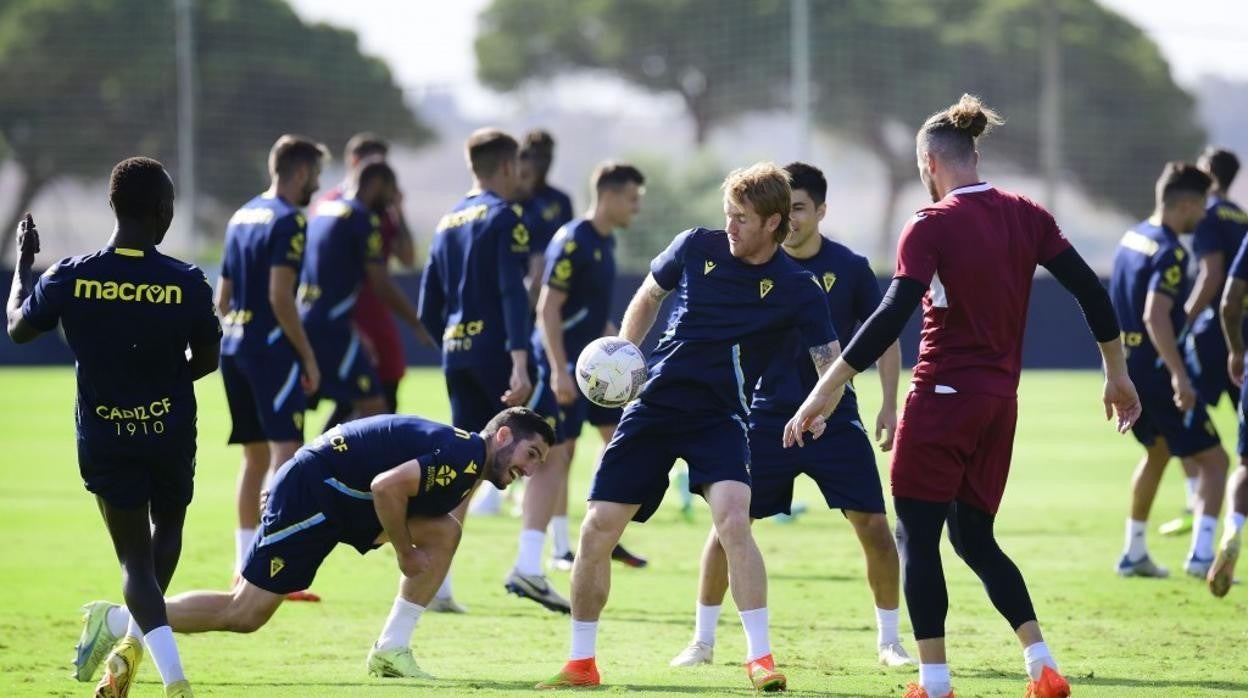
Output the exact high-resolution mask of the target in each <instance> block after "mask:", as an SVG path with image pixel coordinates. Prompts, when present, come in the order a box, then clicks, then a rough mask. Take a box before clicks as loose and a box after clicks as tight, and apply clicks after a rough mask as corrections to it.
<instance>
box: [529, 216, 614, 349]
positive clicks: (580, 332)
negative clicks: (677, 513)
mask: <svg viewBox="0 0 1248 698" xmlns="http://www.w3.org/2000/svg"><path fill="white" fill-rule="evenodd" d="M542 283H544V284H545V285H547V286H549V287H551V288H553V289H555V290H558V291H563V292H564V293H566V294H568V297H567V300H566V301H564V304H563V308H562V313H561V315H562V318H563V350H564V352H565V353H566V354H567V357H568V363H569V364H571V365H572V366H575V365H576V359H577V357H578V356H580V355H581V350H582V349H584V348H585V345H587V344H589V343H590V342H592V341H594V340H595V339H597V338H599V337H601V336H602V331H603V329H604V328H605V327H606V325H607V319H608V317H609V315H610V313H611V297H612V295H613V292H614V290H615V235H613V234H610V233H608V234H607V235H601V234H599V233H598V231H597V229H595V228H594V224H593V223H591V222H590V221H588V220H586V219H584V218H578V219H576V220H574V221H572V222H570V223H568V224H567V225H565V226H563V227H562V228H560V229H559V232H558V233H556V234H555V238H554V239H553V240H552V241H551V243H550V245H548V246H547V247H546V271H545V272H544V273H543V274H542ZM533 350H534V352H535V353H536V354H537V355H538V357H539V360H542V361H545V360H547V357H546V356H545V352H546V350H545V348H544V347H543V346H542V335H541V331H540V330H534V332H533ZM569 370H571V369H570V368H569Z"/></svg>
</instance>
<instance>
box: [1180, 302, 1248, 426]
mask: <svg viewBox="0 0 1248 698" xmlns="http://www.w3.org/2000/svg"><path fill="white" fill-rule="evenodd" d="M1206 312H1209V313H1212V312H1213V311H1212V310H1209V311H1206ZM1197 327H1198V328H1200V329H1201V331H1200V332H1192V333H1191V334H1189V335H1187V341H1186V342H1185V343H1184V345H1183V349H1184V351H1183V358H1184V361H1185V362H1186V363H1187V371H1188V373H1190V374H1191V376H1192V385H1193V386H1195V388H1196V394H1197V395H1199V396H1200V399H1201V400H1203V401H1204V402H1205V404H1206V405H1211V406H1215V407H1216V406H1217V404H1218V402H1220V401H1221V399H1222V394H1223V393H1226V396H1227V397H1229V398H1230V399H1231V404H1232V405H1239V388H1237V387H1235V384H1234V383H1232V382H1231V379H1230V377H1229V376H1227V375H1226V338H1225V337H1223V336H1222V329H1221V327H1219V326H1218V323H1217V320H1212V321H1210V320H1209V319H1207V318H1204V317H1202V322H1201V323H1199V324H1198V325H1197Z"/></svg>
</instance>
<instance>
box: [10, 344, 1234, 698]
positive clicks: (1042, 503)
mask: <svg viewBox="0 0 1248 698" xmlns="http://www.w3.org/2000/svg"><path fill="white" fill-rule="evenodd" d="M877 386H878V383H877V382H876V380H875V377H874V376H873V375H872V376H864V377H863V378H862V379H861V380H860V381H859V383H858V389H859V392H860V394H861V396H862V402H863V414H864V416H865V419H864V420H863V421H864V422H867V423H868V424H871V423H873V421H874V414H875V408H876V405H878V399H879V397H878V395H879V390H878V387H877ZM1099 386H1100V383H1099V379H1098V377H1097V376H1096V375H1095V374H1092V373H1057V372H1029V373H1027V374H1026V375H1025V376H1024V380H1023V386H1022V391H1021V403H1020V404H1021V406H1020V428H1019V430H1018V439H1017V446H1016V448H1015V453H1014V467H1013V476H1012V479H1011V481H1010V485H1009V489H1008V491H1007V494H1006V498H1005V503H1004V505H1003V507H1002V513H1001V516H1000V518H999V521H998V526H997V530H998V533H999V535H1000V538H1001V542H1002V545H1003V547H1004V548H1005V549H1006V551H1007V552H1009V553H1010V554H1011V555H1012V556H1013V557H1014V559H1015V560H1016V561H1017V562H1018V564H1019V566H1020V567H1021V568H1022V570H1023V572H1024V574H1025V576H1026V577H1027V580H1028V582H1029V584H1030V589H1031V593H1032V597H1033V599H1034V601H1035V603H1036V607H1037V611H1038V613H1039V615H1040V620H1041V623H1042V624H1043V627H1044V630H1045V632H1046V634H1047V639H1048V642H1049V644H1050V646H1051V647H1052V648H1053V650H1054V651H1055V653H1056V656H1057V659H1058V661H1059V662H1060V663H1061V666H1062V669H1063V672H1064V673H1065V674H1066V676H1067V677H1068V678H1069V679H1070V680H1071V683H1072V685H1073V686H1074V690H1075V693H1076V695H1080V696H1211V695H1226V696H1231V695H1239V696H1242V695H1248V589H1246V588H1243V587H1237V588H1235V589H1233V590H1232V591H1231V594H1230V595H1229V596H1228V597H1227V598H1226V599H1223V600H1217V599H1214V598H1212V597H1211V596H1210V595H1209V594H1208V592H1207V591H1206V590H1205V587H1204V585H1203V583H1200V582H1197V581H1195V580H1192V579H1189V578H1186V577H1184V576H1183V575H1182V573H1181V569H1180V568H1181V561H1182V556H1183V554H1184V552H1185V551H1186V546H1187V540H1186V539H1183V540H1179V539H1163V538H1160V537H1157V536H1156V535H1150V544H1151V547H1152V551H1153V555H1154V557H1155V558H1156V559H1157V560H1158V561H1159V562H1160V563H1162V564H1164V565H1167V566H1169V567H1170V568H1171V570H1172V571H1173V572H1178V573H1179V574H1178V575H1177V576H1176V577H1172V578H1171V579H1168V580H1161V581H1157V580H1123V579H1119V578H1117V577H1116V576H1115V575H1114V574H1113V566H1114V563H1115V562H1116V560H1117V557H1118V554H1119V550H1120V547H1121V544H1122V536H1123V531H1122V529H1123V519H1124V517H1125V515H1126V507H1127V501H1128V492H1127V482H1128V478H1129V475H1130V472H1131V469H1132V467H1133V466H1134V463H1135V461H1136V459H1137V458H1138V456H1139V455H1140V450H1139V449H1138V447H1137V446H1136V445H1135V443H1134V442H1133V440H1132V439H1131V437H1130V436H1116V435H1115V434H1114V433H1113V431H1112V429H1111V428H1110V427H1109V425H1108V424H1106V423H1105V422H1104V421H1102V420H1101V418H1100V409H1101V406H1100V402H1099V394H1100V392H1099ZM0 394H2V395H3V397H4V399H3V401H0V425H2V426H0V443H2V444H3V447H2V448H0V541H2V543H0V545H2V548H0V549H2V550H3V554H0V695H4V696H13V695H32V696H33V695H40V696H48V695H53V696H75V695H76V696H82V695H87V694H88V693H89V692H90V690H91V686H90V685H89V684H78V683H75V682H74V681H73V680H72V679H70V678H69V676H68V674H69V666H70V658H71V656H72V648H73V645H74V642H75V640H76V638H77V634H78V629H79V613H78V606H79V605H80V604H82V603H84V602H86V601H89V600H92V599H97V598H106V599H112V600H117V599H119V597H120V591H119V588H120V581H119V574H118V570H117V565H116V562H115V560H114V557H113V553H112V549H111V546H110V545H109V542H108V539H107V536H106V533H105V531H104V528H103V526H102V524H101V522H100V518H99V515H98V514H97V512H96V509H95V505H94V503H93V501H92V499H91V498H90V497H89V496H88V495H87V493H86V492H85V491H84V490H83V489H82V486H81V482H80V480H79V478H78V474H77V469H76V465H75V450H74V431H73V412H72V408H73V394H74V379H73V374H72V372H71V371H70V370H69V369H67V368H58V369H47V370H44V369H40V370H16V369H7V370H0ZM198 395H199V400H200V418H199V432H200V445H199V466H198V477H197V483H196V493H195V501H194V503H193V504H192V506H191V509H190V512H189V514H188V518H187V525H186V538H185V546H184V550H183V555H182V561H181V566H180V567H179V569H178V573H177V576H176V577H175V578H174V581H173V588H172V590H171V591H173V592H178V591H183V590H187V589H194V588H221V587H224V586H227V585H228V584H229V581H230V573H231V570H230V567H231V563H232V559H233V545H234V543H233V540H234V537H233V528H234V507H233V487H234V478H235V475H236V473H237V467H238V458H239V453H238V451H237V450H236V449H230V448H227V447H226V446H225V443H224V442H225V435H226V432H227V428H228V415H227V413H226V410H225V401H224V394H223V392H222V389H221V383H220V379H219V378H218V377H217V376H216V375H213V376H210V377H208V378H206V379H205V380H203V381H201V383H200V384H199V390H198ZM401 403H402V406H403V408H404V409H405V410H406V411H411V412H416V413H420V414H423V415H426V416H429V417H432V418H435V419H446V418H447V417H448V407H447V401H446V397H445V393H444V391H443V384H442V381H441V377H440V375H439V374H438V373H437V372H436V371H434V370H428V369H425V370H414V371H413V372H412V373H411V374H410V375H409V378H408V379H407V380H406V381H405V382H404V384H403V392H402V396H401ZM320 419H321V416H320V415H318V416H316V417H315V418H310V419H309V424H319V423H320ZM1216 420H1217V424H1218V427H1219V429H1220V430H1221V432H1222V434H1223V436H1224V441H1225V442H1226V443H1227V444H1228V445H1230V444H1233V442H1234V434H1235V422H1234V414H1233V412H1232V411H1231V410H1230V409H1228V408H1227V407H1226V405H1225V403H1224V404H1223V406H1222V407H1221V409H1219V410H1217V411H1216ZM598 446H599V442H598V439H597V437H596V435H589V436H587V437H586V438H585V439H584V440H583V441H582V446H581V449H580V451H579V454H578V457H577V461H576V464H575V466H574V474H573V482H574V484H573V488H572V491H573V493H574V494H573V504H572V506H573V517H574V523H575V521H576V520H579V515H580V513H581V512H583V510H584V503H583V501H582V500H583V498H584V493H585V491H586V486H587V482H588V480H589V476H590V471H591V468H592V465H593V458H594V456H595V453H596V451H597V448H598ZM879 460H880V463H881V466H882V467H886V464H887V459H886V458H885V457H881V458H880V459H879ZM1180 482H1181V478H1180V475H1179V474H1178V469H1177V467H1172V470H1171V472H1169V473H1167V476H1166V479H1165V482H1164V484H1163V488H1162V491H1161V493H1160V495H1159V501H1158V506H1157V507H1156V510H1155V512H1154V517H1153V518H1154V521H1153V522H1152V523H1153V524H1154V525H1155V524H1156V523H1157V521H1160V520H1162V519H1163V518H1169V517H1170V515H1172V514H1174V513H1175V511H1176V510H1177V509H1178V507H1179V505H1180V503H1181V494H1180V490H1181V485H1180ZM672 499H673V497H671V496H670V493H669V502H668V503H666V504H665V505H664V507H663V508H662V509H661V510H660V511H659V513H658V514H657V515H656V516H655V518H654V519H653V520H652V521H651V522H650V523H649V524H646V525H644V526H635V527H632V528H630V529H629V531H628V532H627V533H626V534H625V541H626V542H627V544H628V545H629V546H630V547H631V548H634V549H636V550H637V551H638V552H640V553H642V554H645V555H647V556H649V557H650V559H651V566H650V568H649V569H645V570H632V569H625V568H622V567H620V566H618V565H617V566H615V568H614V576H613V580H612V581H613V589H612V596H611V601H610V603H609V604H608V606H607V609H606V613H605V615H604V618H603V621H602V625H601V634H600V644H599V668H600V669H601V671H602V674H603V679H604V681H605V682H606V684H607V689H606V690H607V691H608V692H611V693H614V694H629V695H632V694H637V695H641V694H646V695H678V694H688V693H698V692H705V693H710V694H715V695H731V694H737V695H746V694H748V693H750V691H749V690H747V687H748V683H747V681H746V678H745V675H744V671H743V670H742V668H741V666H740V663H739V660H740V659H741V658H742V654H743V652H744V637H743V634H742V632H741V630H740V625H739V623H738V622H737V619H736V617H735V614H734V613H733V612H732V610H731V609H732V607H731V602H729V604H728V608H727V609H725V610H726V611H727V612H726V613H725V614H724V616H723V618H722V620H721V627H720V630H719V644H718V647H717V648H716V662H715V664H714V666H711V667H703V668H698V669H683V670H677V669H669V668H668V666H667V662H668V660H669V659H670V658H671V657H672V656H673V655H674V654H675V653H676V652H678V651H679V650H680V649H681V648H682V647H683V646H684V645H685V643H686V642H687V641H688V640H689V637H690V635H691V633H692V625H693V618H692V613H693V606H694V594H695V589H696V577H697V559H698V551H699V550H700V547H701V544H702V541H703V540H704V536H705V534H706V529H707V526H708V522H709V515H708V512H707V510H706V508H705V506H704V505H703V504H702V503H701V501H700V500H699V501H698V509H697V514H696V522H695V523H694V524H689V523H686V522H684V521H683V520H681V518H680V516H679V513H678V507H677V506H676V505H675V504H674V503H672V501H671V500H672ZM797 499H799V500H802V501H805V502H806V503H808V504H809V505H810V513H808V514H806V515H805V516H803V517H802V518H801V519H800V520H799V521H798V522H797V523H795V524H790V525H781V524H777V523H775V522H771V521H763V522H760V523H758V524H757V526H756V532H757V537H758V541H759V544H760V546H761V547H762V549H763V553H764V555H765V557H766V560H767V568H768V572H769V583H770V595H769V606H770V609H771V620H772V644H773V647H774V649H775V653H776V657H777V659H778V661H779V663H780V666H781V667H782V668H783V669H784V670H785V671H786V672H787V673H788V675H789V680H790V686H791V687H792V689H793V691H794V692H795V693H800V694H805V695H824V696H896V695H900V693H901V692H902V690H903V688H904V686H905V684H906V683H908V682H909V681H912V680H914V679H915V677H916V675H917V671H914V670H902V671H894V670H885V669H883V668H881V667H879V666H877V665H876V663H875V653H874V642H875V629H874V616H873V614H872V610H871V609H872V603H871V597H870V594H869V592H868V590H867V585H866V582H865V580H864V572H863V563H862V556H861V553H860V551H859V549H858V544H857V542H856V541H855V539H854V536H853V534H852V532H851V530H850V528H849V527H848V525H847V524H846V523H844V522H843V521H842V519H841V517H840V515H839V514H838V513H835V512H829V511H827V510H826V509H825V508H824V507H823V505H822V501H821V500H820V499H819V495H818V492H817V491H816V490H815V489H814V487H813V486H812V485H811V484H810V483H809V482H804V483H802V484H800V485H799V488H798V493H797ZM517 532H518V521H517V520H516V519H514V518H511V517H509V516H503V517H487V518H473V519H469V521H468V524H467V531H466V536H465V539H464V542H463V544H462V546H461V547H460V551H459V555H458V557H457V559H456V562H455V566H454V578H455V584H456V597H457V598H458V599H459V600H460V601H461V602H462V603H464V604H466V605H467V606H468V607H469V608H470V611H471V613H470V615H467V616H462V617H448V616H444V615H435V614H427V615H426V616H425V617H424V618H423V619H422V620H421V623H420V627H418V628H417V630H416V635H415V640H414V643H413V644H414V648H415V652H416V656H417V659H418V660H419V661H420V662H421V664H422V666H423V667H424V668H425V669H426V670H428V671H430V672H431V673H433V674H435V675H436V676H438V677H440V678H439V680H438V681H436V682H433V683H430V682H421V681H394V680H385V681H383V680H380V679H372V678H369V677H368V676H367V675H366V674H365V671H364V657H365V654H366V653H367V651H368V648H369V646H370V644H371V643H372V641H373V640H374V639H375V637H376V635H377V633H378V631H379V630H380V628H381V624H382V621H383V620H384V618H385V615H386V613H387V611H388V609H389V606H390V602H391V599H392V598H393V596H394V593H395V590H396V585H397V569H396V567H395V565H394V557H393V555H392V554H391V552H390V550H389V549H388V548H383V549H382V550H379V551H377V552H374V553H371V554H369V555H368V556H365V557H361V556H359V555H357V554H356V553H355V552H354V551H352V550H350V549H348V548H346V547H340V548H339V550H338V551H336V552H335V554H334V555H333V556H331V557H330V559H329V560H328V561H327V563H326V565H325V566H324V567H323V568H322V569H321V572H320V575H319V576H318V577H317V580H316V583H315V585H314V589H315V590H316V591H318V592H319V593H321V594H322V595H323V596H324V598H325V601H324V603H321V604H288V605H287V606H286V607H284V608H282V609H280V610H279V611H278V612H277V614H276V616H275V617H274V619H273V620H272V622H270V624H269V625H268V626H267V627H265V628H263V629H262V630H260V631H259V632H257V633H255V634H253V635H231V634H226V633H217V634H208V635H194V636H186V635H181V636H179V638H178V641H179V645H180V647H181V650H182V656H183V659H184V663H185V666H186V669H187V673H188V675H189V677H190V678H191V680H192V682H193V684H194V685H195V689H196V692H197V693H198V694H199V695H205V696H345V695H394V696H398V695H411V694H416V695H431V694H434V693H435V692H436V693H437V694H440V695H459V694H466V693H479V694H484V695H503V694H508V695H528V694H529V687H530V686H531V685H532V684H533V683H534V682H535V681H538V680H539V679H543V678H545V677H546V676H548V675H550V674H552V673H554V672H555V670H557V669H558V668H559V666H560V665H561V663H562V661H563V659H564V656H565V653H566V650H567V640H568V624H567V619H566V617H565V616H559V615H554V614H551V613H548V612H546V611H545V610H543V609H541V608H540V607H538V606H537V605H536V604H533V603H530V602H528V601H523V600H519V599H517V598H515V597H512V596H508V595H507V594H506V593H505V592H504V590H503V586H502V580H503V577H504V575H505V574H506V573H507V572H508V570H509V569H510V566H511V563H512V560H513V558H514V555H515V539H516V535H517ZM944 559H945V567H946V571H947V574H948V577H949V592H950V598H951V606H952V608H951V611H950V615H949V622H948V630H949V634H950V640H949V656H950V662H951V666H952V670H953V677H954V687H955V689H956V690H957V692H958V695H959V696H1021V695H1022V693H1023V687H1024V676H1023V670H1022V658H1021V653H1020V651H1019V649H1018V647H1017V644H1016V641H1015V640H1014V637H1013V634H1012V633H1011V632H1010V630H1009V628H1008V627H1007V626H1006V624H1005V622H1004V621H1003V620H1002V619H1001V618H1000V617H999V616H997V614H996V612H995V611H994V610H993V609H992V607H991V606H990V605H989V603H988V600H987V598H986V596H985V595H984V593H983V590H982V589H981V587H980V585H979V583H978V581H977V580H976V579H975V578H974V576H973V575H972V574H971V573H970V572H969V571H968V570H967V569H966V567H965V566H964V565H962V564H961V563H960V561H958V560H957V558H956V557H955V556H954V555H953V553H952V550H951V549H949V548H948V546H947V545H946V547H945V549H944ZM552 579H553V581H554V583H555V584H556V585H557V587H558V588H559V589H561V590H562V591H564V592H565V593H566V591H567V588H568V579H567V575H566V573H553V574H552ZM908 632H909V624H908V622H903V635H906V637H907V639H906V644H907V646H908V647H909V648H910V649H911V651H912V652H913V651H914V642H913V640H912V639H910V638H909V636H908ZM133 695H135V696H139V697H141V696H156V695H161V691H160V684H159V679H158V677H157V674H156V671H155V668H154V667H153V666H152V665H151V663H150V660H149V661H148V662H145V663H144V665H143V666H142V669H141V671H140V682H139V684H138V685H137V686H136V688H135V691H134V693H133Z"/></svg>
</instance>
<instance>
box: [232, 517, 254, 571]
mask: <svg viewBox="0 0 1248 698" xmlns="http://www.w3.org/2000/svg"><path fill="white" fill-rule="evenodd" d="M255 537H256V529H254V528H236V529H234V571H235V572H241V571H242V570H243V560H245V559H246V558H247V551H248V550H251V541H252V540H254V539H255Z"/></svg>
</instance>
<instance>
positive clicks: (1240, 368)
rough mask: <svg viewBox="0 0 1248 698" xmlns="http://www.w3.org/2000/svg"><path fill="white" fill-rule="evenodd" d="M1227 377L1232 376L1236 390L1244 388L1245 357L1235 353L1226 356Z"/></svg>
mask: <svg viewBox="0 0 1248 698" xmlns="http://www.w3.org/2000/svg"><path fill="white" fill-rule="evenodd" d="M1226 375H1228V376H1230V378H1231V382H1232V383H1234V384H1235V387H1236V388H1242V387H1244V355H1243V354H1236V353H1234V352H1232V353H1230V354H1227V356H1226Z"/></svg>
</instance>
